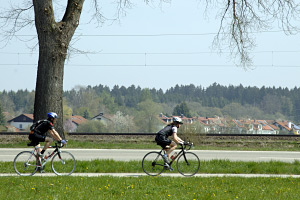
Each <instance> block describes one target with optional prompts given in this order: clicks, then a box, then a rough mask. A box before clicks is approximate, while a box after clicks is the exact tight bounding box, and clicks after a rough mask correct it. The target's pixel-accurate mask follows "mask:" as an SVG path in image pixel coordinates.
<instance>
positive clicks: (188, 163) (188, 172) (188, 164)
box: [177, 152, 200, 176]
mask: <svg viewBox="0 0 300 200" xmlns="http://www.w3.org/2000/svg"><path fill="white" fill-rule="evenodd" d="M199 168H200V160H199V158H198V156H197V155H196V154H194V153H192V152H185V153H184V154H181V155H180V157H179V158H178V160H177V169H178V172H179V173H180V174H182V175H183V176H193V175H195V174H196V173H197V172H198V171H199Z"/></svg>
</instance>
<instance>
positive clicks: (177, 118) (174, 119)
mask: <svg viewBox="0 0 300 200" xmlns="http://www.w3.org/2000/svg"><path fill="white" fill-rule="evenodd" d="M173 122H177V123H178V124H183V122H182V119H181V118H179V117H173Z"/></svg>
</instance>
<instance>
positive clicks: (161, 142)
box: [155, 134, 172, 148]
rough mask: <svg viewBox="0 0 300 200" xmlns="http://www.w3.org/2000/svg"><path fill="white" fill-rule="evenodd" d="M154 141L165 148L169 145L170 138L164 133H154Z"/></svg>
mask: <svg viewBox="0 0 300 200" xmlns="http://www.w3.org/2000/svg"><path fill="white" fill-rule="evenodd" d="M155 141H156V143H157V144H158V145H160V146H161V147H162V148H165V147H166V146H168V145H170V144H171V142H172V140H170V139H169V138H167V137H165V136H164V135H159V134H158V135H156V137H155Z"/></svg>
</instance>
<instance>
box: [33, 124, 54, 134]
mask: <svg viewBox="0 0 300 200" xmlns="http://www.w3.org/2000/svg"><path fill="white" fill-rule="evenodd" d="M52 129H54V127H53V124H52V123H51V122H50V121H49V120H45V121H44V122H42V123H41V124H39V125H38V126H37V127H36V128H35V129H34V132H35V133H37V134H39V135H43V136H44V135H46V133H47V132H48V131H49V130H52Z"/></svg>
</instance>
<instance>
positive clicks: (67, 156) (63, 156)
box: [51, 151, 76, 176]
mask: <svg viewBox="0 0 300 200" xmlns="http://www.w3.org/2000/svg"><path fill="white" fill-rule="evenodd" d="M51 168H52V170H53V172H54V173H55V174H56V175H59V176H68V175H71V174H72V173H73V172H74V170H75V168H76V160H75V158H74V156H73V155H72V154H71V153H70V152H67V151H62V152H60V153H56V154H55V155H54V156H53V158H52V160H51Z"/></svg>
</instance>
